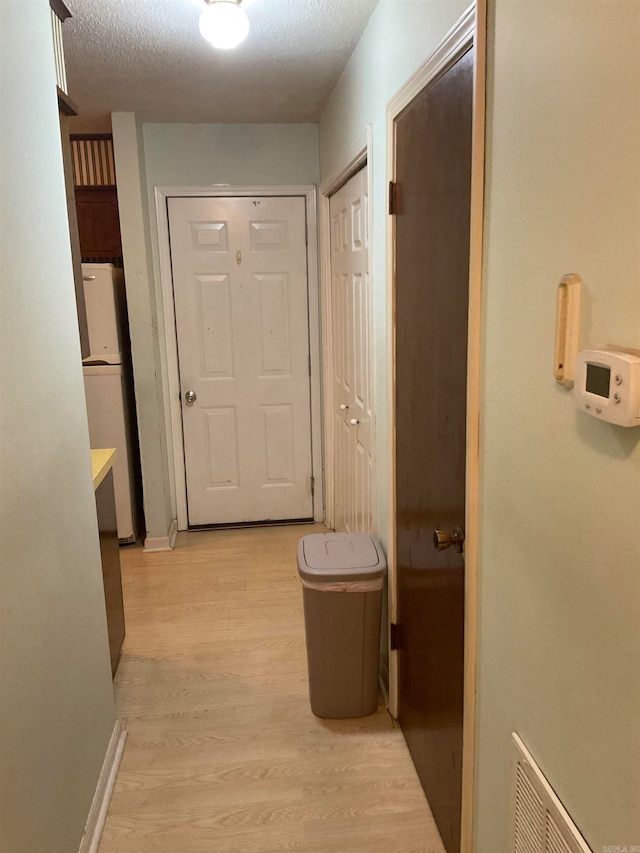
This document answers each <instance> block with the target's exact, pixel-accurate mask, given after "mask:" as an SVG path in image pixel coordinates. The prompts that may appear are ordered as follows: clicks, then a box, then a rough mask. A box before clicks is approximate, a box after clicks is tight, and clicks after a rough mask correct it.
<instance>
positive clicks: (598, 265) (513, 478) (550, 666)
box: [476, 0, 640, 853]
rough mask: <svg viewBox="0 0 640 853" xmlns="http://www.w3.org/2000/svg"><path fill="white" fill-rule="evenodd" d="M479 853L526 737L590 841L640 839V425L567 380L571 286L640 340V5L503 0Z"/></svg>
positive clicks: (591, 335) (488, 313) (490, 841)
mask: <svg viewBox="0 0 640 853" xmlns="http://www.w3.org/2000/svg"><path fill="white" fill-rule="evenodd" d="M490 22H491V27H490V41H489V68H490V74H489V87H488V100H489V115H488V148H487V170H488V171H487V197H486V201H487V207H486V235H485V252H486V257H485V261H486V264H485V275H484V280H485V324H486V329H485V347H484V349H485V357H484V393H483V401H482V495H481V498H482V502H481V506H482V523H481V550H480V558H481V560H480V571H481V574H480V669H479V731H478V735H479V742H478V743H479V752H478V775H477V778H478V791H477V808H476V817H477V844H476V851H477V853H495V851H498V850H500V851H502V850H506V849H507V841H506V838H507V836H506V826H507V810H508V803H509V778H508V775H509V766H508V749H509V738H510V732H511V731H512V730H517V731H518V732H519V733H520V735H521V737H522V738H523V740H524V741H525V743H526V744H527V745H528V747H529V749H530V750H531V752H532V753H533V755H534V757H535V758H536V759H537V761H538V762H539V763H540V765H541V767H542V769H543V771H544V772H545V773H546V774H547V776H548V778H549V781H550V782H551V784H552V785H553V787H554V788H555V789H556V791H557V793H558V795H559V796H560V798H561V799H562V800H563V802H564V803H565V806H566V807H567V809H568V810H569V812H570V813H571V814H572V816H573V818H574V820H575V821H576V822H577V823H578V825H579V826H580V827H581V829H582V831H583V833H584V835H585V837H586V840H587V841H588V843H589V844H590V845H591V847H592V849H593V850H594V851H600V850H602V849H603V846H604V845H616V844H617V845H624V844H626V845H632V844H636V845H640V776H639V768H640V730H639V728H638V722H639V721H640V640H639V636H640V634H639V630H640V537H639V536H638V533H639V529H640V429H624V428H621V427H614V426H611V425H608V424H606V423H601V422H597V421H596V420H595V419H593V418H590V417H589V416H588V415H586V414H582V413H581V412H578V411H577V409H576V407H575V405H574V399H573V396H572V394H571V393H569V392H567V391H565V390H563V389H562V388H561V387H559V386H558V385H557V384H556V383H555V381H554V379H553V375H552V364H553V342H554V332H555V292H556V285H557V283H558V281H559V280H560V278H561V277H562V276H563V275H564V274H565V273H568V272H575V273H579V274H580V275H581V276H582V277H583V279H584V282H585V286H586V290H587V294H588V303H589V310H588V315H589V320H588V322H587V324H586V328H585V329H584V344H583V345H584V346H587V345H588V346H593V347H602V346H604V345H606V344H607V343H615V344H620V345H626V346H635V347H640V4H638V3H637V2H636V0H631V2H625V0H619V1H618V0H617V1H616V2H585V0H577V1H576V2H573V1H572V0H554V2H549V0H546V2H539V0H538V2H526V0H498V2H497V3H496V2H491V4H490Z"/></svg>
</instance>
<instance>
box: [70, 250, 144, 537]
mask: <svg viewBox="0 0 640 853" xmlns="http://www.w3.org/2000/svg"><path fill="white" fill-rule="evenodd" d="M82 279H83V283H84V297H85V305H86V310H87V326H88V330H89V355H88V356H87V357H86V358H85V359H83V362H82V370H83V373H84V390H85V396H86V400H87V414H88V417H89V439H90V442H91V447H92V448H99V447H115V448H116V450H117V455H116V461H115V464H114V466H113V486H114V491H115V497H116V516H117V520H118V539H119V540H120V541H121V542H133V541H135V538H136V534H137V524H136V500H135V474H134V467H133V465H134V452H133V451H134V444H133V443H134V438H133V428H134V424H133V418H132V416H131V404H130V400H131V395H130V389H129V379H128V377H129V370H128V368H129V361H128V354H127V352H126V351H123V342H125V341H126V340H127V335H126V331H125V329H126V318H125V311H126V307H125V298H124V281H123V276H122V270H119V269H117V268H115V267H114V266H113V265H112V264H83V265H82Z"/></svg>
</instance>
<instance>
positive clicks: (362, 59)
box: [320, 0, 468, 546]
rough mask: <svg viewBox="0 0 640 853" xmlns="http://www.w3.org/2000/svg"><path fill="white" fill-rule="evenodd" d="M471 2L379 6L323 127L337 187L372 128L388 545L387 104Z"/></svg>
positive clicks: (377, 353)
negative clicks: (358, 144) (340, 172)
mask: <svg viewBox="0 0 640 853" xmlns="http://www.w3.org/2000/svg"><path fill="white" fill-rule="evenodd" d="M467 6H468V3H467V2H466V0H428V2H425V0H400V2H399V0H380V3H379V4H378V6H377V7H376V8H375V10H374V12H373V15H372V16H371V18H370V20H369V23H368V25H367V27H366V29H365V31H364V33H363V35H362V38H361V39H360V41H359V43H358V45H357V47H356V49H355V51H354V53H353V55H352V57H351V59H350V60H349V62H348V64H347V66H346V68H345V70H344V72H343V74H342V77H341V78H340V81H339V82H338V85H337V86H336V88H335V89H334V91H333V93H332V94H331V97H330V99H329V101H328V103H327V106H326V107H325V110H324V112H323V115H322V119H321V121H320V180H321V182H324V181H327V180H330V179H331V178H332V177H333V176H334V174H335V173H336V172H337V171H338V170H339V167H340V165H341V163H342V162H343V160H344V158H345V155H346V154H347V153H348V151H349V149H350V148H351V146H352V145H354V144H355V143H356V142H357V140H358V139H359V137H361V136H362V134H363V133H364V132H365V131H366V129H367V126H368V125H372V130H373V157H372V162H371V163H370V164H369V167H370V168H371V169H372V171H373V238H372V239H371V240H370V243H369V245H370V253H371V257H370V259H369V268H370V270H371V282H372V296H373V319H374V391H375V415H376V456H377V511H376V519H377V522H376V532H377V535H378V536H379V538H380V540H381V541H382V543H383V545H385V546H386V544H387V542H388V538H389V530H388V524H389V515H388V513H389V502H390V495H389V478H388V473H389V464H390V461H389V455H388V442H389V437H388V430H387V426H388V418H389V401H388V395H387V390H388V382H389V375H388V360H389V359H388V330H387V297H386V288H387V284H386V274H387V268H386V264H387V254H386V241H387V236H386V216H387V214H386V206H387V181H388V176H387V142H386V116H387V103H388V102H389V101H390V100H391V99H392V98H393V96H394V95H395V94H396V92H397V91H398V89H399V88H400V87H401V86H402V85H403V84H404V83H405V82H406V81H407V80H408V79H409V78H410V77H411V76H412V75H413V74H414V73H415V72H416V71H417V70H418V68H420V66H421V65H422V64H423V63H424V62H425V61H426V60H427V59H428V58H429V57H430V56H431V54H432V53H433V51H434V50H435V48H436V47H437V45H438V43H439V42H440V41H442V39H443V37H444V36H445V34H446V33H447V32H448V31H449V30H450V29H451V27H452V26H453V25H454V23H455V22H456V21H457V20H458V18H459V17H460V16H461V15H462V13H463V12H464V11H465V9H466V8H467Z"/></svg>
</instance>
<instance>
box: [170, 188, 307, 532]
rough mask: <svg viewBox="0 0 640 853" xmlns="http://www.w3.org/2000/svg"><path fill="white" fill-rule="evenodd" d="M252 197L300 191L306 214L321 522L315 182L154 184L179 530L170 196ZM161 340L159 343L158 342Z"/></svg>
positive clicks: (182, 522) (180, 468) (180, 460)
mask: <svg viewBox="0 0 640 853" xmlns="http://www.w3.org/2000/svg"><path fill="white" fill-rule="evenodd" d="M253 196H276V197H277V196H284V197H291V196H298V197H300V196H302V197H304V199H305V209H306V216H307V286H308V295H309V354H310V356H311V380H310V381H311V466H312V469H311V473H312V476H313V477H314V485H315V490H314V495H313V517H314V520H315V521H324V484H323V478H322V415H321V412H322V395H321V390H320V389H321V376H320V366H321V358H320V311H319V295H318V238H317V214H316V205H317V194H316V188H315V187H313V186H268V187H262V186H251V187H246V186H243V187H233V186H224V187H217V186H213V187H156V188H155V202H156V221H157V227H158V253H159V264H160V281H159V283H156V299H157V304H158V305H159V306H161V307H162V321H161V323H160V326H161V329H162V332H163V335H162V336H163V337H164V347H163V346H161V347H160V355H161V361H162V368H163V374H164V375H165V376H166V381H167V387H168V390H169V393H168V406H167V407H166V411H165V420H166V428H167V436H168V440H167V445H168V446H167V452H168V453H169V455H170V456H172V459H171V460H170V464H169V480H170V484H171V503H172V507H171V508H172V511H173V514H174V517H177V519H178V530H187V529H188V526H189V525H188V517H187V483H186V477H185V469H184V436H183V432H182V407H181V405H180V373H179V370H178V340H177V336H176V320H175V307H174V303H173V276H172V273H171V252H170V248H169V217H168V212H167V200H168V199H169V198H177V197H182V198H184V197H189V198H202V197H211V198H233V197H236V198H237V197H242V198H246V197H253ZM161 343H162V342H161Z"/></svg>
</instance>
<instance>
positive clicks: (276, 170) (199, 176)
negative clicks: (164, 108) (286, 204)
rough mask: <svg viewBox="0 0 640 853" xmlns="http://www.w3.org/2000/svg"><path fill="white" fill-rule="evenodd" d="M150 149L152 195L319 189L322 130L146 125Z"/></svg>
mask: <svg viewBox="0 0 640 853" xmlns="http://www.w3.org/2000/svg"><path fill="white" fill-rule="evenodd" d="M144 147H145V158H146V170H147V183H148V187H149V190H150V193H151V195H153V187H155V186H169V187H171V186H182V187H191V186H193V187H199V186H208V185H209V184H233V185H236V184H237V185H239V186H250V185H258V186H259V185H261V184H264V185H267V186H272V185H278V184H317V183H318V126H317V125H316V124H145V125H144ZM150 201H151V204H152V206H153V209H155V202H154V200H153V198H152V197H151V199H150Z"/></svg>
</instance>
